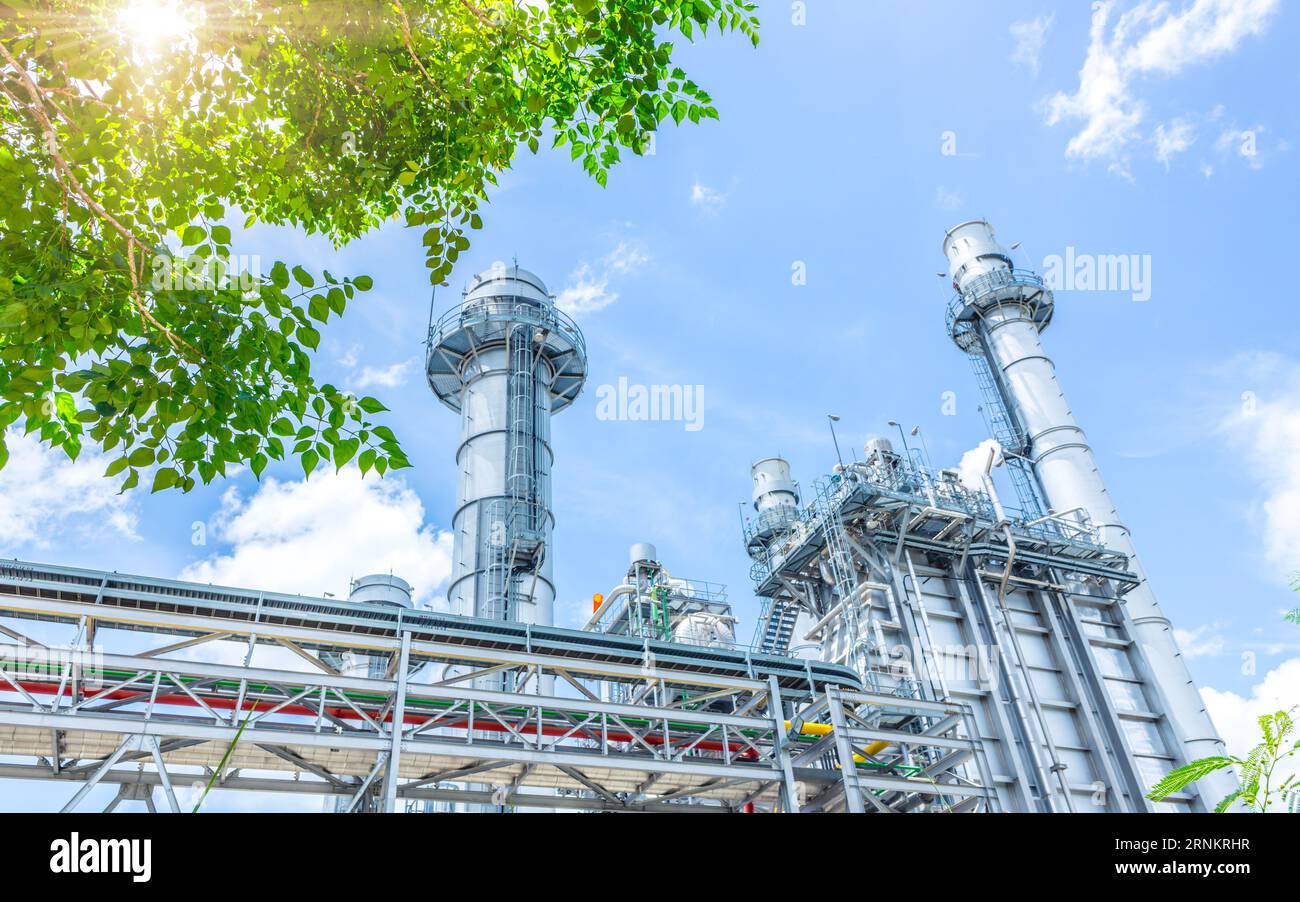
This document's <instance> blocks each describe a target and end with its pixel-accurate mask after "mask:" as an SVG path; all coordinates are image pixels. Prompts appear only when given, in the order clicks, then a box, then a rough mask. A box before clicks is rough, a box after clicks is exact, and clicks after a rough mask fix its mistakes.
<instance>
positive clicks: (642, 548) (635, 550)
mask: <svg viewBox="0 0 1300 902" xmlns="http://www.w3.org/2000/svg"><path fill="white" fill-rule="evenodd" d="M627 557H628V563H629V564H633V565H635V564H639V563H641V562H642V561H647V562H650V563H654V562H657V561H658V560H659V550H658V549H657V548H655V547H654V546H653V545H651V544H650V543H649V542H637V543H636V544H635V545H633V546H632V547H631V548H629V549H628V552H627Z"/></svg>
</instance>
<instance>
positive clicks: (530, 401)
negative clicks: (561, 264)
mask: <svg viewBox="0 0 1300 902" xmlns="http://www.w3.org/2000/svg"><path fill="white" fill-rule="evenodd" d="M428 347H429V354H428V361H427V368H426V372H427V375H428V379H429V386H430V387H431V388H432V389H433V391H434V394H436V395H437V396H438V400H440V401H442V403H444V404H446V405H447V406H448V407H450V408H451V409H452V410H455V411H457V412H458V413H460V415H461V443H460V446H459V447H458V449H457V451H456V466H457V469H458V470H459V473H460V483H459V487H458V489H457V494H456V499H457V500H456V513H455V515H454V516H453V518H452V529H453V531H454V533H455V549H454V552H453V561H452V574H451V587H450V589H449V590H448V592H447V598H448V601H449V602H450V604H451V609H452V610H453V611H455V612H456V613H458V614H463V615H465V616H472V617H482V618H486V619H491V620H515V621H521V622H524V623H538V624H547V625H549V624H551V623H552V622H553V620H554V606H555V584H554V582H553V580H552V576H551V573H552V566H551V562H552V555H551V531H552V529H553V527H554V523H555V518H554V516H553V514H552V513H551V464H552V462H553V459H554V456H553V454H552V452H551V445H550V434H551V414H553V413H556V412H558V411H560V410H563V409H564V408H566V407H568V406H569V405H570V404H572V403H573V401H574V399H575V398H577V396H578V393H579V392H580V391H581V390H582V385H583V382H584V381H585V380H586V377H587V351H586V346H585V344H584V343H583V338H582V332H581V331H579V329H578V327H577V325H576V324H575V323H574V322H573V321H572V320H571V319H569V317H567V316H565V315H564V314H563V313H561V312H560V311H559V310H558V309H557V308H556V307H555V303H554V301H553V299H552V297H551V296H550V294H549V293H548V292H547V290H546V285H545V283H543V282H542V280H541V279H540V278H538V276H536V275H535V274H534V273H531V272H529V271H528V270H526V269H521V268H520V267H519V266H517V265H515V266H505V265H504V264H499V265H497V266H495V267H493V268H492V269H489V270H488V271H486V272H483V273H480V274H479V275H478V276H476V277H475V278H474V279H473V280H472V281H471V282H470V285H469V287H468V288H467V289H466V290H465V293H464V298H463V300H462V302H461V304H460V306H458V307H457V308H455V309H453V310H451V311H449V312H448V313H446V314H445V315H444V316H442V318H441V319H439V320H438V322H437V323H436V324H435V325H434V326H433V327H432V329H431V331H430V334H429V346H428Z"/></svg>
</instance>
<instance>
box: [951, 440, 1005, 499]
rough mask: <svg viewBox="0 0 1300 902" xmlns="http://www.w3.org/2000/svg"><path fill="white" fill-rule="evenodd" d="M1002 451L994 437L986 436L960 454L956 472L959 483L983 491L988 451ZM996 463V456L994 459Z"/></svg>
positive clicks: (999, 452)
mask: <svg viewBox="0 0 1300 902" xmlns="http://www.w3.org/2000/svg"><path fill="white" fill-rule="evenodd" d="M990 450H992V451H995V452H997V453H998V454H1001V453H1002V446H1001V445H1000V444H998V442H997V440H996V439H991V438H986V439H985V440H984V441H982V442H980V443H979V444H978V445H977V446H975V447H974V448H971V449H970V450H969V451H967V452H966V453H965V454H963V455H962V456H961V462H960V463H958V464H957V472H958V473H959V474H961V475H960V478H961V484H962V485H964V486H966V488H968V489H971V490H972V491H977V492H982V491H984V468H985V467H986V466H988V462H989V451H990ZM994 462H995V463H996V458H995V459H994Z"/></svg>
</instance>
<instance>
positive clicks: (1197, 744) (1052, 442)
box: [944, 222, 1235, 807]
mask: <svg viewBox="0 0 1300 902" xmlns="http://www.w3.org/2000/svg"><path fill="white" fill-rule="evenodd" d="M944 254H945V255H946V256H947V257H948V260H949V264H950V267H951V269H950V271H951V273H952V276H953V282H954V286H955V287H956V288H957V290H958V291H959V292H962V293H966V291H967V290H968V288H969V287H970V286H971V283H972V282H974V281H975V280H977V279H980V278H981V277H983V276H986V275H988V274H989V273H991V272H994V271H998V270H1001V271H1003V272H1005V273H1007V275H1010V274H1011V270H1012V265H1011V259H1010V256H1009V254H1008V253H1007V252H1006V251H1005V250H1003V249H1002V247H1001V246H1000V245H998V244H997V242H996V239H995V238H994V234H993V229H992V227H991V226H989V224H988V223H986V222H971V223H965V224H963V225H960V226H958V227H956V228H955V229H953V230H952V231H950V232H949V233H948V235H947V237H946V238H945V240H944ZM995 279H996V277H995ZM985 284H987V281H986V282H985ZM998 295H999V300H998V302H997V303H996V304H994V305H992V306H988V307H987V308H986V309H984V310H983V311H982V316H981V317H980V325H979V332H980V336H981V339H982V342H983V347H984V352H985V355H986V358H987V360H988V363H989V366H990V368H991V369H992V370H993V371H994V372H995V373H997V374H999V375H1000V378H1001V382H1002V385H1003V386H1004V388H1005V398H1004V400H1005V402H1006V406H1007V408H1008V409H1009V410H1011V411H1013V412H1014V413H1015V414H1016V415H1018V417H1019V420H1020V425H1021V426H1022V427H1023V428H1024V430H1025V434H1026V437H1027V439H1028V447H1029V453H1030V455H1031V462H1032V465H1033V468H1034V472H1035V473H1036V474H1037V477H1038V482H1039V484H1040V486H1041V487H1042V490H1043V494H1044V496H1045V497H1046V500H1047V503H1048V504H1049V505H1050V506H1051V507H1052V508H1053V509H1055V510H1061V511H1063V510H1071V509H1075V508H1079V509H1082V510H1084V511H1086V512H1087V513H1088V515H1089V517H1090V518H1091V520H1092V523H1093V525H1094V526H1095V527H1096V528H1097V530H1098V535H1099V538H1100V541H1101V542H1102V544H1104V545H1105V546H1106V547H1108V548H1110V549H1112V550H1114V551H1118V552H1120V553H1122V554H1124V555H1126V556H1127V557H1128V559H1129V569H1130V570H1132V571H1133V572H1134V573H1135V574H1136V575H1137V577H1138V579H1139V585H1138V586H1137V587H1136V588H1134V589H1133V590H1132V591H1130V592H1129V593H1128V594H1127V595H1126V596H1125V602H1126V603H1127V606H1128V611H1129V614H1130V616H1131V617H1132V620H1133V625H1134V634H1135V638H1136V639H1137V641H1138V643H1139V644H1140V645H1141V647H1142V650H1143V652H1144V653H1145V656H1146V658H1147V661H1148V664H1149V666H1150V667H1151V671H1152V677H1153V678H1154V680H1155V683H1156V685H1157V687H1158V689H1159V691H1160V692H1161V694H1162V695H1163V696H1164V700H1165V703H1166V704H1167V706H1168V711H1167V712H1166V713H1167V714H1168V717H1169V721H1170V723H1171V725H1172V727H1173V730H1174V732H1175V734H1176V736H1177V738H1178V740H1179V741H1180V742H1181V743H1182V745H1183V754H1184V755H1186V757H1187V759H1188V760H1189V761H1193V760H1196V759H1198V758H1205V757H1209V756H1213V755H1222V754H1224V745H1223V740H1222V739H1220V738H1219V735H1218V732H1217V731H1216V730H1215V728H1214V724H1213V722H1212V721H1211V720H1210V716H1209V713H1208V712H1207V711H1206V708H1205V702H1204V701H1203V700H1202V698H1201V695H1200V692H1199V691H1198V690H1197V688H1196V684H1195V683H1194V682H1193V681H1192V676H1191V673H1190V672H1189V671H1188V669H1187V664H1186V662H1185V660H1184V659H1183V656H1182V652H1181V651H1180V650H1179V648H1178V643H1177V642H1176V641H1175V640H1174V632H1173V627H1172V626H1171V624H1170V622H1169V618H1168V617H1166V616H1165V614H1164V612H1163V611H1162V610H1161V608H1160V604H1159V603H1158V602H1157V600H1156V596H1155V593H1154V592H1153V591H1152V590H1151V585H1150V582H1149V581H1148V579H1147V575H1146V571H1145V570H1144V569H1143V567H1142V563H1141V561H1140V560H1139V559H1138V557H1137V551H1136V549H1135V548H1134V546H1133V541H1132V538H1131V536H1130V534H1129V530H1128V528H1127V527H1126V526H1125V525H1124V522H1123V520H1122V519H1121V518H1120V516H1119V512H1118V511H1117V510H1116V508H1115V503H1114V501H1113V500H1112V499H1111V496H1110V493H1109V492H1108V491H1107V489H1106V484H1105V482H1104V481H1103V480H1102V477H1101V471H1100V469H1099V467H1098V466H1097V461H1096V458H1095V456H1094V455H1093V452H1092V448H1091V447H1090V446H1089V445H1088V440H1087V436H1086V435H1085V434H1084V432H1083V429H1082V428H1080V426H1079V424H1078V422H1077V421H1076V420H1075V417H1074V412H1073V411H1072V410H1071V409H1070V405H1069V402H1068V401H1067V400H1066V398H1065V393H1064V392H1063V391H1062V389H1061V385H1060V382H1059V381H1058V379H1057V376H1056V367H1055V364H1054V363H1053V362H1052V359H1051V358H1050V357H1049V356H1048V355H1047V351H1046V350H1045V349H1044V348H1043V344H1042V341H1041V338H1040V336H1039V326H1038V324H1037V323H1036V322H1035V318H1034V315H1033V312H1032V310H1031V302H1030V301H1029V300H1028V298H1029V295H1030V291H1029V289H1028V288H1027V287H1026V289H1025V291H1024V295H1022V296H1021V297H1020V299H1019V300H1018V299H1017V297H1016V295H1015V291H1014V289H1010V290H1009V289H1005V288H1004V289H1000V290H999V291H998ZM967 300H968V302H970V301H971V300H972V298H971V296H969V295H968V297H967ZM1020 300H1023V301H1024V302H1023V303H1021V302H1019V301H1020ZM1196 785H1197V787H1198V789H1199V790H1200V791H1201V792H1202V793H1203V795H1204V799H1205V801H1206V802H1207V803H1208V805H1207V807H1213V805H1214V804H1215V803H1217V802H1218V801H1219V799H1221V798H1223V797H1224V796H1226V795H1228V794H1229V793H1230V792H1232V791H1233V790H1234V789H1235V781H1234V780H1233V779H1232V777H1231V776H1230V775H1228V774H1226V773H1223V772H1219V773H1217V774H1214V775H1212V776H1210V777H1206V778H1203V779H1202V780H1200V781H1198V783H1197V784H1196Z"/></svg>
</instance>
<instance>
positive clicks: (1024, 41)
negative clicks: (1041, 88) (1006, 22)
mask: <svg viewBox="0 0 1300 902" xmlns="http://www.w3.org/2000/svg"><path fill="white" fill-rule="evenodd" d="M1055 18H1056V15H1055V14H1052V15H1047V16H1039V17H1038V18H1037V19H1029V20H1027V21H1025V22H1016V23H1014V24H1013V25H1012V26H1011V36H1012V37H1013V38H1015V39H1016V49H1015V50H1014V51H1013V52H1012V54H1011V61H1012V62H1013V63H1015V64H1016V65H1019V66H1024V67H1025V68H1027V69H1029V70H1031V71H1032V72H1033V73H1034V74H1035V75H1037V74H1038V64H1039V58H1040V57H1041V56H1042V53H1043V45H1044V44H1045V43H1046V42H1047V32H1048V31H1049V30H1050V29H1051V27H1052V21H1053V20H1054V19H1055Z"/></svg>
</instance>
